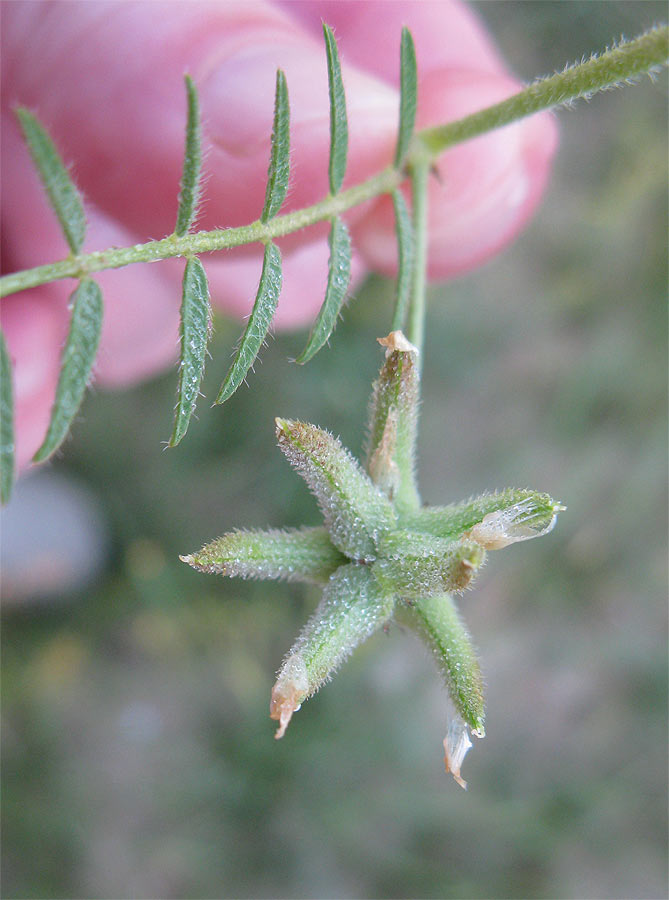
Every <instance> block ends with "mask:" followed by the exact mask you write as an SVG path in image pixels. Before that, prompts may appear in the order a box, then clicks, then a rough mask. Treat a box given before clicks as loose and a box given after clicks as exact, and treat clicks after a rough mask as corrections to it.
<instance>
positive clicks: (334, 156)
mask: <svg viewBox="0 0 669 900" xmlns="http://www.w3.org/2000/svg"><path fill="white" fill-rule="evenodd" d="M323 35H324V37H325V51H326V54H327V62H328V85H329V90H330V165H329V176H330V193H332V194H337V193H338V192H339V190H340V188H341V185H342V182H343V180H344V174H345V173H346V159H347V156H348V121H347V118H346V94H345V93H344V82H343V80H342V77H341V64H340V62H339V51H338V50H337V42H336V41H335V38H334V34H333V33H332V29H331V28H330V27H329V25H326V24H325V23H323Z"/></svg>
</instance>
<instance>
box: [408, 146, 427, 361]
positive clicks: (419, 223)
mask: <svg viewBox="0 0 669 900" xmlns="http://www.w3.org/2000/svg"><path fill="white" fill-rule="evenodd" d="M430 165H431V160H430V158H429V157H426V158H425V159H421V160H419V161H418V162H416V163H415V165H414V167H413V169H412V172H411V199H412V205H413V235H414V251H413V252H414V256H413V271H412V278H411V306H410V308H409V323H408V337H409V340H410V341H411V343H412V344H413V345H414V347H415V348H416V349H417V350H418V357H417V359H416V368H417V371H418V373H419V375H420V372H421V369H422V358H423V338H424V335H425V280H426V274H427V239H428V234H427V210H428V206H427V188H428V182H429V178H430Z"/></svg>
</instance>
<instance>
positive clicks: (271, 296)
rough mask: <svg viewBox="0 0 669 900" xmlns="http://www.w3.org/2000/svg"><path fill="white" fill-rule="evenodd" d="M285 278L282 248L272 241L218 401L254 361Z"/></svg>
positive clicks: (238, 383) (226, 394)
mask: <svg viewBox="0 0 669 900" xmlns="http://www.w3.org/2000/svg"><path fill="white" fill-rule="evenodd" d="M282 278H283V273H282V267H281V251H280V250H279V248H278V247H277V245H276V244H273V243H271V242H270V243H269V244H267V246H266V247H265V255H264V257H263V264H262V273H261V275H260V283H259V285H258V293H257V294H256V299H255V303H254V304H253V310H252V311H251V315H250V316H249V320H248V322H247V323H246V328H245V329H244V334H243V335H242V339H241V342H240V344H239V348H238V349H237V353H236V355H235V358H234V360H233V363H232V365H231V366H230V368H229V369H228V374H227V375H226V376H225V380H224V381H223V384H222V386H221V389H220V391H219V392H218V397H217V398H216V403H217V404H220V403H225V401H226V400H227V399H228V398H229V397H231V396H232V395H233V394H234V392H235V391H236V390H237V388H238V387H239V385H240V384H241V383H242V381H243V380H244V378H246V375H247V373H248V371H249V369H250V368H251V366H252V365H253V363H254V361H255V358H256V356H257V355H258V352H259V351H260V348H261V347H262V343H263V341H264V340H265V338H266V337H267V332H268V331H269V327H270V325H271V324H272V319H273V318H274V313H275V312H276V307H277V304H278V302H279V294H280V293H281V282H282Z"/></svg>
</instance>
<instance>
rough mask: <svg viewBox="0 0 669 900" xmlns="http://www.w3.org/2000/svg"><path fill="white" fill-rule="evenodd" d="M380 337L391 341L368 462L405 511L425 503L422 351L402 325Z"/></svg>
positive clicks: (373, 404)
mask: <svg viewBox="0 0 669 900" xmlns="http://www.w3.org/2000/svg"><path fill="white" fill-rule="evenodd" d="M380 343H381V344H383V345H384V346H385V347H386V359H385V362H384V364H383V366H382V367H381V371H380V373H379V377H378V379H377V380H376V381H375V382H374V386H373V388H372V397H371V401H370V411H369V439H368V442H367V461H366V468H367V471H368V472H369V475H370V477H371V479H372V481H373V482H374V484H376V485H378V486H379V487H380V488H381V490H382V491H383V492H384V493H385V494H386V495H387V496H388V497H389V498H390V500H392V501H393V502H394V504H395V508H396V509H397V510H398V512H400V513H401V512H403V511H404V510H414V509H417V508H418V507H419V506H420V497H419V495H418V487H417V484H416V476H415V456H416V432H417V426H418V401H419V375H418V368H417V365H416V357H417V352H416V348H415V347H414V346H413V345H412V344H410V343H409V341H407V340H406V338H405V337H404V335H403V334H402V332H401V331H393V332H391V333H390V334H389V335H388V337H387V338H382V339H381V340H380Z"/></svg>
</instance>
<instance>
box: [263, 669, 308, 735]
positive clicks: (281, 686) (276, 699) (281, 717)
mask: <svg viewBox="0 0 669 900" xmlns="http://www.w3.org/2000/svg"><path fill="white" fill-rule="evenodd" d="M308 692H309V681H308V678H307V668H306V666H305V664H304V660H303V659H302V657H301V656H292V657H290V658H289V659H287V660H286V662H285V663H284V665H283V667H282V669H281V672H280V673H279V677H278V678H277V681H276V684H275V685H274V687H273V688H272V698H271V700H270V704H269V717H270V719H275V720H276V721H278V723H279V727H278V729H277V732H276V734H275V735H274V737H275V738H276V739H277V740H278V739H279V738H282V737H283V736H284V734H285V733H286V728H288V724H289V722H290V720H291V719H292V717H293V713H294V712H297V710H298V709H299V708H300V706H301V705H302V701H303V700H304V699H305V697H306V696H307V694H308Z"/></svg>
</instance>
